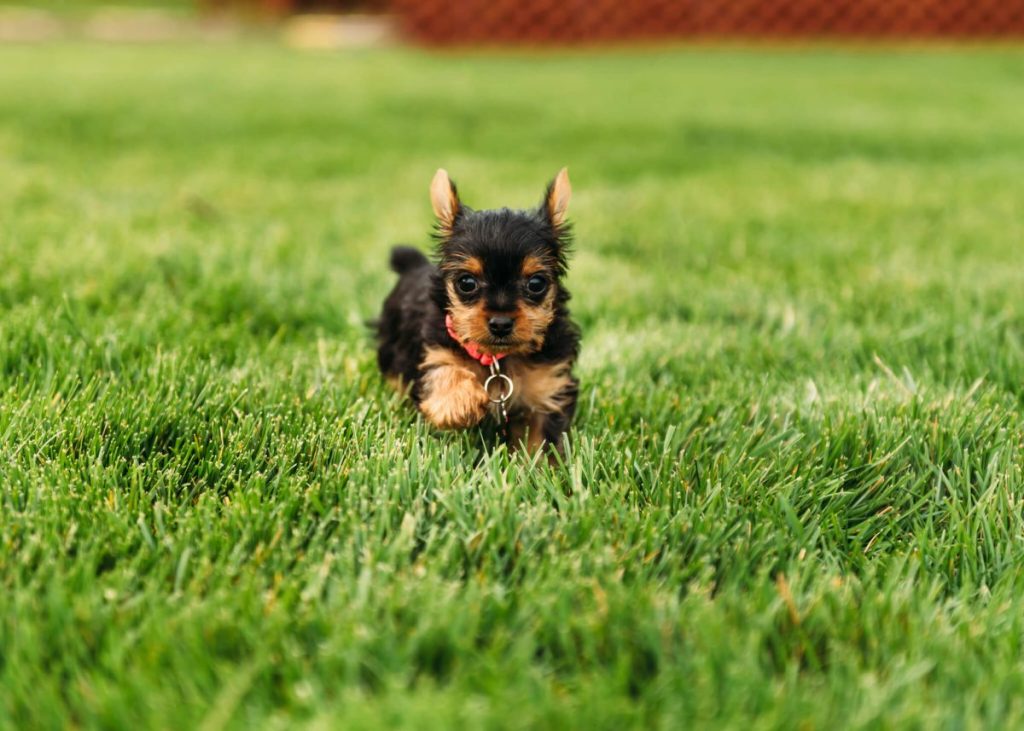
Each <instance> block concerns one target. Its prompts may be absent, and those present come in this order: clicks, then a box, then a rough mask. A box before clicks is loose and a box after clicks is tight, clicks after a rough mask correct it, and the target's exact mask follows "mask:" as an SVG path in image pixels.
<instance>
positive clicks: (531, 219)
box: [431, 169, 571, 354]
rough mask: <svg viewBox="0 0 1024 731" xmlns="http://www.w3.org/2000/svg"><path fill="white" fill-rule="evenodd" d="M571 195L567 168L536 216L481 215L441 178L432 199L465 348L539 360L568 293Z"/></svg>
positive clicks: (448, 288) (458, 330) (455, 322)
mask: <svg viewBox="0 0 1024 731" xmlns="http://www.w3.org/2000/svg"><path fill="white" fill-rule="evenodd" d="M570 193H571V190H570V187H569V176H568V174H567V173H566V171H565V170H564V169H563V170H562V171H561V172H560V173H559V174H558V177H556V178H555V180H554V181H552V183H551V185H550V186H549V187H548V192H547V195H546V196H545V200H544V202H543V203H542V204H541V206H540V208H539V209H537V210H535V211H510V210H508V209H501V210H493V211H473V210H471V209H469V208H468V207H466V206H463V205H462V204H461V203H460V202H459V200H458V196H457V194H456V191H455V186H454V185H453V184H452V183H451V181H450V180H449V179H448V175H447V173H445V172H444V171H443V170H439V171H438V173H437V175H436V176H435V178H434V183H433V185H432V186H431V198H432V201H433V203H434V211H435V213H436V214H437V217H438V231H439V235H440V239H441V246H440V254H441V260H440V271H441V276H442V278H443V284H444V288H445V293H446V295H447V297H446V299H447V305H448V313H449V314H450V315H451V317H452V326H453V329H454V330H455V333H456V335H457V336H458V338H459V340H460V341H462V342H467V341H468V342H472V343H474V344H476V345H478V346H479V347H481V348H482V349H483V350H484V351H486V352H488V353H492V354H499V353H508V354H515V353H520V354H522V353H531V352H534V351H536V350H538V349H539V348H540V347H541V345H542V344H543V343H544V336H545V334H546V333H547V329H548V326H549V325H550V324H551V322H552V320H554V317H555V308H556V305H557V303H558V302H559V295H560V293H561V277H562V274H563V273H564V269H565V258H564V255H565V241H566V238H567V231H566V227H565V211H566V208H567V206H568V203H569V196H570Z"/></svg>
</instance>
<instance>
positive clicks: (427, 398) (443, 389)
mask: <svg viewBox="0 0 1024 731" xmlns="http://www.w3.org/2000/svg"><path fill="white" fill-rule="evenodd" d="M420 368H421V369H422V370H423V371H424V374H423V381H422V383H423V399H422V400H421V401H420V411H422V412H423V415H424V416H425V417H426V418H427V421H429V422H430V423H431V424H433V425H434V426H436V427H438V428H439V429H465V428H467V427H470V426H475V425H477V424H479V423H480V422H481V421H482V420H483V418H484V417H485V416H486V415H487V407H488V404H489V403H490V402H489V401H488V399H487V394H486V393H485V392H484V387H483V383H482V379H481V374H482V369H481V368H480V367H478V366H475V365H474V364H473V361H471V360H469V359H468V358H465V357H462V356H460V355H458V354H456V353H453V352H452V351H451V350H448V349H447V348H427V354H426V357H424V359H423V363H422V364H421V365H420Z"/></svg>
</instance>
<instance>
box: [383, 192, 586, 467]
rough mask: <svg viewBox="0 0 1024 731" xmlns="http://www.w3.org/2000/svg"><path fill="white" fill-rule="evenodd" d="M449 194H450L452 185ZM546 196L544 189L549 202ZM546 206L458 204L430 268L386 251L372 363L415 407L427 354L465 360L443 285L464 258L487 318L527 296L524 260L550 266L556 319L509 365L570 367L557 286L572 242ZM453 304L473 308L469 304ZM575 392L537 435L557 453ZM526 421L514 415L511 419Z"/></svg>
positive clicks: (410, 253)
mask: <svg viewBox="0 0 1024 731" xmlns="http://www.w3.org/2000/svg"><path fill="white" fill-rule="evenodd" d="M452 188H453V192H454V185H453V186H452ZM550 192H551V187H550V186H549V188H548V193H549V195H550ZM546 200H547V196H545V199H544V201H542V203H541V206H540V207H539V208H537V209H535V210H528V211H514V210H509V209H507V208H503V209H500V210H484V211H474V210H472V209H471V208H469V207H467V206H465V205H461V204H460V205H459V206H458V208H457V212H456V215H455V219H454V221H453V222H452V225H451V228H450V230H441V229H439V230H438V232H437V234H436V235H435V238H436V239H437V257H436V264H432V263H431V262H429V261H428V260H427V258H426V257H425V256H424V255H423V254H422V253H421V252H419V251H417V250H415V249H412V248H409V247H395V248H394V249H393V250H392V253H391V268H392V269H394V271H395V272H396V273H398V274H399V279H398V282H397V283H396V285H395V287H394V289H393V290H392V291H391V293H390V294H389V295H388V297H387V299H386V300H385V302H384V307H383V310H382V312H381V317H380V319H379V320H378V322H377V340H378V351H377V360H378V364H379V366H380V370H381V372H382V373H383V374H384V375H386V376H392V377H394V376H397V377H401V378H402V379H403V380H404V381H405V382H406V383H408V384H411V385H412V388H411V391H410V395H411V397H412V399H413V401H414V403H416V404H417V405H418V404H419V403H420V401H421V399H422V398H423V393H422V391H421V376H422V372H421V370H420V364H421V362H422V360H423V357H424V353H425V349H426V348H427V347H428V346H440V347H444V348H448V349H451V350H453V351H455V352H457V353H460V354H462V353H464V351H463V349H462V346H461V345H460V344H459V343H458V342H457V341H456V340H454V339H453V338H452V337H451V336H450V335H449V334H448V331H447V329H446V327H445V315H446V313H447V311H448V309H449V307H450V306H451V304H452V303H451V302H449V299H448V298H449V295H448V287H447V286H446V285H447V279H448V278H450V277H453V276H456V274H455V273H454V272H455V271H457V269H458V263H459V262H460V261H462V260H465V259H467V258H469V257H475V258H477V259H479V260H480V261H481V262H483V266H484V278H485V280H486V281H487V282H488V286H487V288H486V291H485V292H480V293H478V294H477V295H476V297H480V298H483V299H484V300H485V304H486V306H487V309H488V311H496V312H503V311H508V310H511V309H513V308H514V307H515V303H516V301H517V300H518V299H520V298H523V297H524V296H528V295H527V294H526V293H525V292H524V291H523V284H522V282H521V279H520V274H521V267H522V263H523V260H524V259H525V258H526V257H531V256H532V257H537V258H540V259H543V260H544V261H547V262H550V267H549V269H548V271H547V274H548V279H549V282H550V283H549V286H550V287H553V288H555V296H554V319H553V320H552V322H551V324H550V325H549V327H548V328H547V330H546V333H545V335H544V338H543V341H542V342H541V343H540V346H539V347H538V348H536V350H534V351H533V352H531V353H528V354H518V355H510V356H508V357H509V358H519V359H523V360H525V361H527V362H529V363H537V364H540V363H558V362H562V361H568V362H570V363H574V362H575V360H576V357H577V355H578V352H579V341H580V334H579V329H578V328H577V326H576V325H575V323H573V322H572V320H571V319H570V316H569V309H568V306H567V303H568V301H569V292H568V291H567V290H566V289H565V287H564V286H563V284H562V278H563V277H564V275H565V270H566V255H567V253H568V248H569V242H570V238H571V235H570V231H569V229H568V227H567V226H556V225H554V224H553V223H552V221H551V218H550V216H549V214H548V208H547V205H546ZM459 296H460V298H462V299H463V300H464V301H467V302H468V301H472V297H464V296H463V295H459ZM502 362H503V363H506V361H502ZM577 390H578V382H577V381H576V379H575V378H574V379H572V383H571V385H570V387H569V388H567V389H566V393H565V394H564V396H565V402H566V406H565V408H564V409H563V410H562V412H560V413H555V414H548V415H547V416H546V417H545V420H544V426H543V434H544V438H545V440H546V441H547V442H548V443H549V444H552V445H555V446H556V447H560V446H561V438H562V434H563V433H564V432H565V431H566V430H567V429H568V428H569V426H570V423H571V421H572V418H573V414H574V412H575V409H576V398H577ZM525 416H526V415H524V414H513V415H512V417H513V419H516V418H525ZM513 446H515V445H513Z"/></svg>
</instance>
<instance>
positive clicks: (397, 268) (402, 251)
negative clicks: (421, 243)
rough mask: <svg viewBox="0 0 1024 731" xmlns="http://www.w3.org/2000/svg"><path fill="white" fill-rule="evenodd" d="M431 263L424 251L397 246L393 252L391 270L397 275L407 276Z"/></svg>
mask: <svg viewBox="0 0 1024 731" xmlns="http://www.w3.org/2000/svg"><path fill="white" fill-rule="evenodd" d="M429 263H430V260H429V259H427V257H426V255H425V254H424V253H423V252H422V251H420V250H419V249H414V248H412V247H411V246H396V247H395V248H393V249H392V250H391V269H392V270H393V271H394V272H395V274H405V273H406V272H411V271H412V270H413V269H419V268H420V267H422V266H426V265H427V264H429Z"/></svg>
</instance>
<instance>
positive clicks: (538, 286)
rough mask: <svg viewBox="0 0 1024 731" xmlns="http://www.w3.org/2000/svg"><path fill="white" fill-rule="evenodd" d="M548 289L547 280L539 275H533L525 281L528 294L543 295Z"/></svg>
mask: <svg viewBox="0 0 1024 731" xmlns="http://www.w3.org/2000/svg"><path fill="white" fill-rule="evenodd" d="M547 288H548V280H547V279H545V278H544V277H542V276H540V275H539V274H534V275H533V276H532V277H530V278H529V279H527V280H526V291H527V292H529V293H530V294H544V290H546V289H547Z"/></svg>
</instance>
